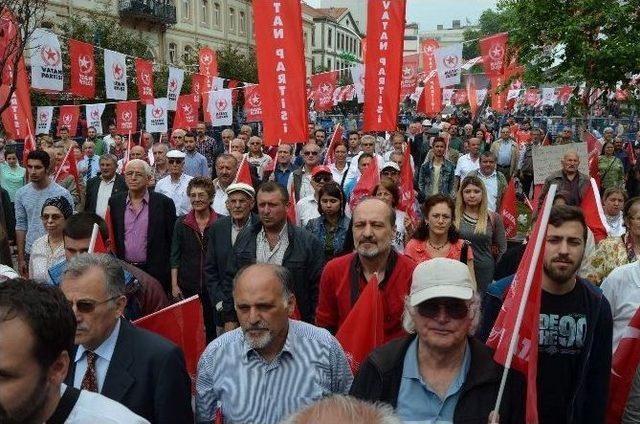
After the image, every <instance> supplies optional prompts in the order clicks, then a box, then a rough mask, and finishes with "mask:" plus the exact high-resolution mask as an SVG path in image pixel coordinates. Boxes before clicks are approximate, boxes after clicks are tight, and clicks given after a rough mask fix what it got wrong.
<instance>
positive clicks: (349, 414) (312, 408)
mask: <svg viewBox="0 0 640 424" xmlns="http://www.w3.org/2000/svg"><path fill="white" fill-rule="evenodd" d="M315 423H341V424H359V423H368V424H401V423H402V421H400V419H399V418H398V417H397V416H396V415H395V414H394V412H393V409H392V408H391V407H390V406H389V405H384V404H380V403H378V404H372V403H368V402H365V401H362V400H359V399H356V398H353V397H349V396H344V395H334V396H331V397H328V398H324V399H322V400H320V401H317V402H315V403H312V404H311V405H309V406H307V407H306V408H303V409H302V410H300V411H299V412H297V413H295V414H294V415H292V416H290V417H289V418H287V419H286V420H284V421H282V423H281V424H315Z"/></svg>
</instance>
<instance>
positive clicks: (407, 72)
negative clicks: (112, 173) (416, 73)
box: [402, 66, 413, 78]
mask: <svg viewBox="0 0 640 424" xmlns="http://www.w3.org/2000/svg"><path fill="white" fill-rule="evenodd" d="M402 75H403V76H404V77H405V78H409V77H411V76H413V68H412V67H411V66H405V67H404V68H402Z"/></svg>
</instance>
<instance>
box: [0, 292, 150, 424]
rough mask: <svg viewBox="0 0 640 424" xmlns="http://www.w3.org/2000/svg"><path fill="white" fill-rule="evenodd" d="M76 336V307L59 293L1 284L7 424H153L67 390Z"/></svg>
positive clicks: (0, 389) (0, 358) (0, 350)
mask: <svg viewBox="0 0 640 424" xmlns="http://www.w3.org/2000/svg"><path fill="white" fill-rule="evenodd" d="M75 306H76V307H78V306H77V303H76V304H75ZM75 332H76V320H75V317H74V316H73V310H72V306H71V305H70V304H69V303H68V302H67V299H65V297H64V295H63V294H62V293H61V292H60V291H59V290H58V289H57V288H55V287H52V286H50V285H48V284H39V283H36V282H35V281H31V280H19V279H15V280H9V281H7V282H4V283H2V284H0V376H2V378H0V422H1V423H4V424H13V423H15V424H18V423H20V424H25V423H44V422H46V423H62V422H66V423H91V422H94V423H98V422H105V421H104V419H105V417H108V422H109V423H112V424H120V423H122V424H142V423H148V421H147V420H145V419H143V418H142V417H139V416H138V415H136V414H134V413H133V412H131V411H130V410H129V409H127V408H126V407H124V406H122V405H121V404H119V403H117V402H115V401H113V400H111V399H108V398H106V397H105V396H102V395H100V394H98V393H92V392H90V391H87V390H78V389H75V388H73V387H70V386H66V385H65V384H63V380H64V378H65V375H66V374H67V370H68V368H69V363H70V361H71V359H70V356H71V352H72V350H73V341H74V336H75Z"/></svg>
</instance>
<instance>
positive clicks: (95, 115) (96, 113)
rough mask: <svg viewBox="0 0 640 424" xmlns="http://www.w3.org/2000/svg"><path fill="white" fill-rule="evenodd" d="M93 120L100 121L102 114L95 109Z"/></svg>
mask: <svg viewBox="0 0 640 424" xmlns="http://www.w3.org/2000/svg"><path fill="white" fill-rule="evenodd" d="M91 119H93V120H96V119H100V112H98V110H97V109H93V110H92V111H91Z"/></svg>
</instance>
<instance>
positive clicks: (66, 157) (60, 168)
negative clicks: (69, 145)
mask: <svg viewBox="0 0 640 424" xmlns="http://www.w3.org/2000/svg"><path fill="white" fill-rule="evenodd" d="M70 152H71V149H69V150H67V153H66V154H65V155H64V159H62V163H61V164H60V166H59V167H58V170H57V171H56V175H55V177H54V179H53V181H54V182H56V181H57V180H58V177H59V176H60V172H61V171H62V165H64V164H65V163H66V162H67V159H69V153H70Z"/></svg>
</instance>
